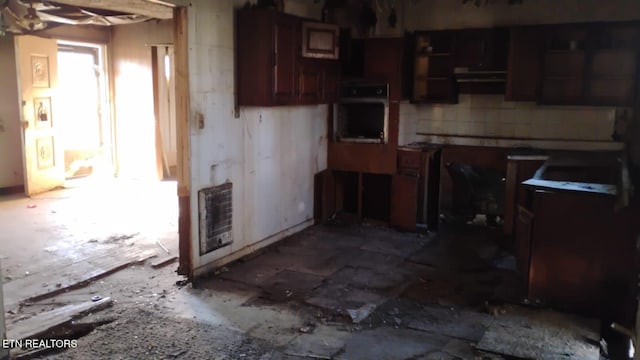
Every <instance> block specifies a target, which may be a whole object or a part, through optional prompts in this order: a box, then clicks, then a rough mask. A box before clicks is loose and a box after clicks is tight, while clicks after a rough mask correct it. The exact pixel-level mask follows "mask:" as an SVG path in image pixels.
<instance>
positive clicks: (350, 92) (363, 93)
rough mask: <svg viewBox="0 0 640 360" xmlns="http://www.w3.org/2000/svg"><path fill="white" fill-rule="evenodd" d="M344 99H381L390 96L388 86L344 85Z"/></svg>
mask: <svg viewBox="0 0 640 360" xmlns="http://www.w3.org/2000/svg"><path fill="white" fill-rule="evenodd" d="M340 95H341V97H342V98H381V99H386V98H387V97H388V96H389V85H388V84H358V85H343V86H342V89H341V94H340Z"/></svg>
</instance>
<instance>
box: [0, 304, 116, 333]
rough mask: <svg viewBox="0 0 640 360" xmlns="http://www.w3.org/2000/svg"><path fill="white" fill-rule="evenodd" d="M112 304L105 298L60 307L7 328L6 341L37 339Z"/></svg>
mask: <svg viewBox="0 0 640 360" xmlns="http://www.w3.org/2000/svg"><path fill="white" fill-rule="evenodd" d="M112 304H113V300H112V299H111V298H110V297H106V298H103V299H100V300H98V301H86V302H82V303H78V304H71V305H66V306H62V307H59V308H57V309H54V310H51V311H47V312H44V313H41V314H38V315H36V316H34V317H31V318H29V319H26V320H23V321H20V322H17V323H15V324H13V325H11V326H10V327H8V328H7V339H13V340H21V339H33V338H37V337H38V336H42V335H44V334H46V333H48V332H49V331H51V330H52V329H54V328H56V327H58V326H61V325H64V324H66V323H69V322H70V321H72V320H74V319H76V318H78V317H80V316H83V315H85V314H87V313H89V312H93V311H97V310H101V309H104V308H107V307H109V306H111V305H112Z"/></svg>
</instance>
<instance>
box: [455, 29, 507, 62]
mask: <svg viewBox="0 0 640 360" xmlns="http://www.w3.org/2000/svg"><path fill="white" fill-rule="evenodd" d="M507 36H508V31H507V30H506V29H502V28H495V29H470V30H459V31H457V32H456V36H455V42H454V52H455V66H456V67H461V68H468V69H471V70H505V67H506V57H507V53H506V48H507Z"/></svg>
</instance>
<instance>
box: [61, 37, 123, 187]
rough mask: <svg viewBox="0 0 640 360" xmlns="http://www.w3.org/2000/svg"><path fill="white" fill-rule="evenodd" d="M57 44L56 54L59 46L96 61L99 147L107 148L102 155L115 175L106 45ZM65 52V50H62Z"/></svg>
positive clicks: (112, 112)
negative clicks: (88, 56)
mask: <svg viewBox="0 0 640 360" xmlns="http://www.w3.org/2000/svg"><path fill="white" fill-rule="evenodd" d="M56 41H57V42H58V52H60V51H61V50H60V47H61V46H67V47H69V48H71V49H72V50H69V51H70V52H77V53H87V54H91V55H93V56H94V57H95V59H96V60H97V61H98V64H99V67H100V69H101V71H102V76H101V77H99V78H98V81H99V83H98V86H99V92H100V104H99V106H100V114H99V121H100V124H99V127H100V143H101V144H100V146H101V150H103V149H104V147H105V146H106V147H107V150H108V153H105V154H104V155H106V156H108V159H107V160H108V165H109V171H110V174H111V175H112V176H115V175H116V174H117V152H116V138H115V136H116V135H115V134H116V128H115V121H114V114H115V113H114V111H113V106H114V104H113V101H111V99H112V97H111V93H112V90H111V89H112V86H113V85H114V84H112V83H111V76H110V73H111V69H110V64H109V61H108V60H109V59H108V51H109V49H108V45H107V44H100V43H94V42H84V41H71V40H66V39H56ZM62 51H67V50H62Z"/></svg>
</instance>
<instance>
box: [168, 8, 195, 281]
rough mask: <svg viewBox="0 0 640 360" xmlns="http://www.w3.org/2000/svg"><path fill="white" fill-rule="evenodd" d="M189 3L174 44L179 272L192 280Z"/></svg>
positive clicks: (177, 19)
mask: <svg viewBox="0 0 640 360" xmlns="http://www.w3.org/2000/svg"><path fill="white" fill-rule="evenodd" d="M188 22H189V19H188V16H187V8H186V7H176V8H174V9H173V44H174V56H175V83H174V84H175V88H176V136H177V137H178V138H177V153H178V154H177V162H178V164H177V165H178V167H177V174H176V176H177V181H178V205H179V215H178V244H179V245H178V250H179V255H180V256H179V265H178V274H180V275H185V276H187V277H188V278H189V279H190V280H193V259H192V253H191V249H192V248H191V247H192V244H191V236H192V234H191V149H190V147H191V144H190V142H191V139H190V137H189V132H190V131H189V130H190V125H189V124H190V121H189V118H190V117H191V115H190V114H191V109H190V91H189V44H188V42H189V38H188V34H187V31H188Z"/></svg>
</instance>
